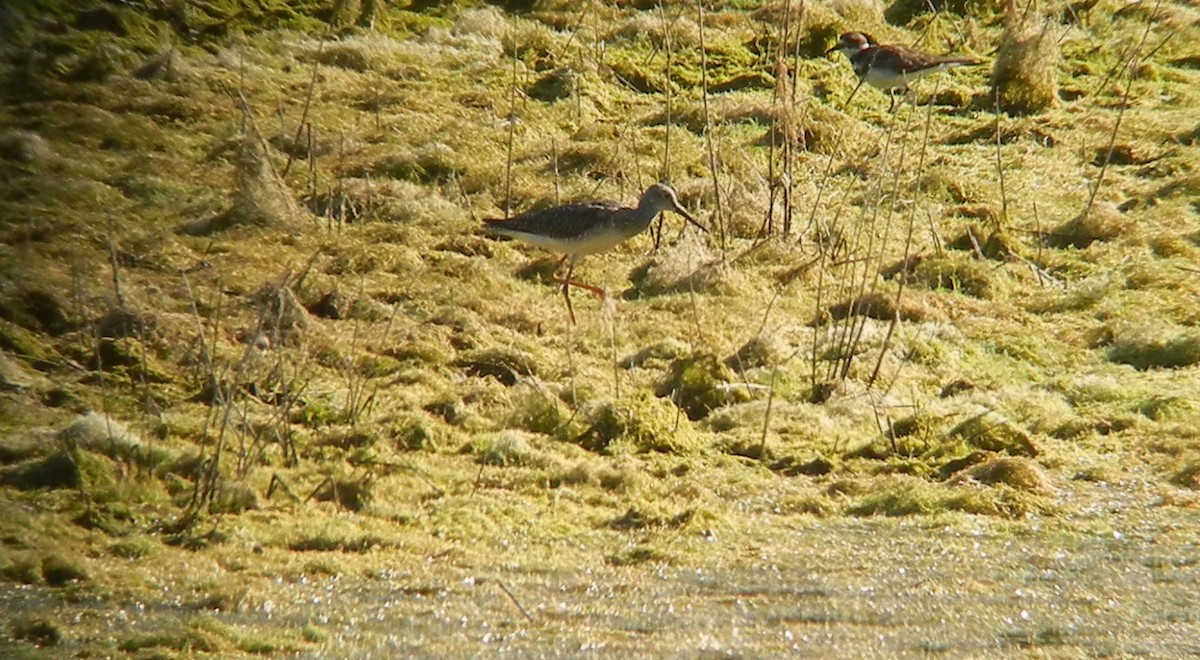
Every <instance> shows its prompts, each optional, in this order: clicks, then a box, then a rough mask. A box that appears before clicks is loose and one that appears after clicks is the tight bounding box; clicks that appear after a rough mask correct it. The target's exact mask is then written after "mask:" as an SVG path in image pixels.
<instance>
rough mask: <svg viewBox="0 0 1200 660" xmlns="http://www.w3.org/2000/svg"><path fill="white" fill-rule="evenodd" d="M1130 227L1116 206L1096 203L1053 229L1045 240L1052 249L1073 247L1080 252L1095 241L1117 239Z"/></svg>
mask: <svg viewBox="0 0 1200 660" xmlns="http://www.w3.org/2000/svg"><path fill="white" fill-rule="evenodd" d="M1130 227H1131V223H1130V222H1129V220H1128V219H1127V218H1126V217H1125V214H1123V213H1121V211H1120V210H1118V209H1117V207H1116V206H1114V205H1112V204H1109V203H1105V202H1096V203H1094V204H1092V205H1091V207H1089V208H1087V209H1085V210H1084V211H1083V213H1080V214H1079V215H1077V216H1075V217H1074V218H1071V219H1070V220H1068V221H1066V222H1064V223H1062V224H1061V225H1059V226H1058V227H1056V228H1054V230H1052V231H1051V232H1049V233H1048V234H1047V235H1046V237H1045V240H1046V244H1047V245H1049V246H1050V247H1053V248H1068V247H1073V248H1076V249H1079V250H1082V249H1083V248H1086V247H1087V246H1089V245H1091V244H1092V243H1095V242H1097V241H1111V240H1113V239H1116V238H1119V237H1120V236H1121V235H1123V234H1124V233H1125V232H1126V231H1128V230H1129V228H1130Z"/></svg>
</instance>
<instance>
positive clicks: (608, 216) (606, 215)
mask: <svg viewBox="0 0 1200 660" xmlns="http://www.w3.org/2000/svg"><path fill="white" fill-rule="evenodd" d="M661 211H674V212H676V213H678V214H679V215H681V216H683V218H684V219H685V220H687V221H688V222H690V223H692V224H693V225H695V226H696V227H697V228H699V229H700V230H701V231H708V230H706V229H705V228H704V226H703V225H701V224H700V223H699V222H697V221H696V219H695V218H693V217H692V216H691V214H689V213H688V212H687V211H685V210H684V208H683V206H681V205H680V204H679V198H678V197H676V195H675V191H674V190H673V189H671V187H670V186H668V185H666V184H664V183H656V184H654V185H652V186H650V187H649V188H647V189H646V192H644V193H642V198H641V199H640V200H639V201H638V205H637V206H636V207H628V206H622V205H621V204H620V203H618V202H611V201H599V202H578V203H575V204H567V205H565V206H558V207H555V208H552V209H544V210H541V211H531V212H529V213H524V214H522V215H518V216H514V217H512V218H508V219H507V220H505V219H490V220H484V222H485V223H486V225H485V228H486V229H487V231H488V232H490V233H492V234H497V235H500V236H509V237H511V238H516V239H520V240H522V241H525V242H526V243H529V244H531V245H536V246H538V247H540V248H545V249H547V250H550V251H552V252H561V253H564V255H563V258H562V261H559V262H558V266H557V267H556V268H555V272H556V273H557V272H558V270H559V269H561V268H562V265H563V263H567V276H566V277H565V278H562V279H559V278H558V277H557V276H556V277H555V278H554V281H555V282H559V283H561V284H562V285H563V286H562V291H563V297H564V298H565V299H566V301H567V313H568V314H570V316H571V323H574V322H575V310H574V309H573V308H572V307H571V293H570V287H572V286H577V287H580V288H582V289H587V290H588V291H591V292H592V293H594V294H596V295H597V296H600V297H601V298H603V297H604V296H605V293H604V290H603V289H601V288H599V287H595V286H592V285H590V284H584V283H582V282H574V281H572V280H571V274H572V273H573V272H574V270H575V264H576V263H577V262H578V261H579V259H580V258H582V257H584V256H586V255H589V254H597V253H599V252H605V251H607V250H610V249H612V248H613V247H615V246H616V245H617V244H619V243H621V242H623V241H625V240H626V239H629V238H631V237H633V236H636V235H637V234H639V233H641V232H643V231H645V229H646V228H647V227H649V226H650V222H651V221H652V220H654V216H656V215H658V214H659V212H661Z"/></svg>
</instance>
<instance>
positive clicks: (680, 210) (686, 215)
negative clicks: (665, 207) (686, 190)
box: [672, 204, 708, 234]
mask: <svg viewBox="0 0 1200 660" xmlns="http://www.w3.org/2000/svg"><path fill="white" fill-rule="evenodd" d="M672 210H673V211H675V212H676V213H678V214H679V215H681V216H683V219H684V220H687V221H688V222H690V223H692V224H693V225H695V226H696V229H699V230H700V231H702V232H704V233H706V234H707V233H708V229H707V228H706V227H705V226H704V225H702V224H700V223H699V222H697V221H696V219H695V218H693V217H692V214H690V213H688V212H687V211H685V210H683V207H682V206H680V205H678V204H676V205H675V208H674V209H672Z"/></svg>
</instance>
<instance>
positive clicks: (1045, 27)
mask: <svg viewBox="0 0 1200 660" xmlns="http://www.w3.org/2000/svg"><path fill="white" fill-rule="evenodd" d="M1039 23H1040V25H1039ZM1052 25H1053V23H1051V22H1050V21H1047V20H1044V19H1043V18H1042V17H1041V15H1040V14H1037V13H1036V12H1030V13H1029V14H1028V15H1026V14H1025V10H1024V9H1022V8H1019V7H1018V6H1017V3H1015V2H1011V1H1010V2H1009V3H1008V7H1007V8H1006V10H1005V16H1004V34H1003V36H1002V37H1001V38H1000V48H999V51H998V53H997V55H996V65H995V68H994V69H992V91H993V94H994V96H995V99H996V102H997V103H998V104H999V106H1000V109H1001V110H1003V111H1005V112H1008V113H1010V114H1019V115H1028V114H1037V113H1039V112H1042V111H1045V110H1048V109H1050V108H1051V107H1053V106H1054V104H1055V103H1057V102H1058V63H1059V54H1058V42H1057V41H1056V40H1055V37H1054V33H1053V32H1052V31H1051V29H1050V27H1051V26H1052Z"/></svg>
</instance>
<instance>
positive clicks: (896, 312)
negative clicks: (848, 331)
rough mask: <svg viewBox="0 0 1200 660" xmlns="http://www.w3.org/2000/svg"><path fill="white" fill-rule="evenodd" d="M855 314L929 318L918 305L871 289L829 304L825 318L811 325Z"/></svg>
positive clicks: (878, 319) (880, 316) (909, 318)
mask: <svg viewBox="0 0 1200 660" xmlns="http://www.w3.org/2000/svg"><path fill="white" fill-rule="evenodd" d="M855 316H865V317H867V318H870V319H875V320H877V321H891V320H892V319H899V320H901V321H924V320H927V319H928V318H929V313H928V310H926V309H923V308H922V307H920V306H919V305H916V304H910V303H907V302H903V301H897V300H896V296H894V295H887V294H884V293H881V292H878V291H872V292H869V293H864V294H862V295H861V296H856V297H855V298H852V299H850V300H844V301H842V302H839V303H834V304H832V305H830V306H829V309H828V311H827V312H826V314H825V318H818V319H816V320H814V321H813V323H812V325H820V324H821V323H822V322H824V320H825V319H831V320H834V321H843V320H845V319H848V318H852V317H855Z"/></svg>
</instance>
